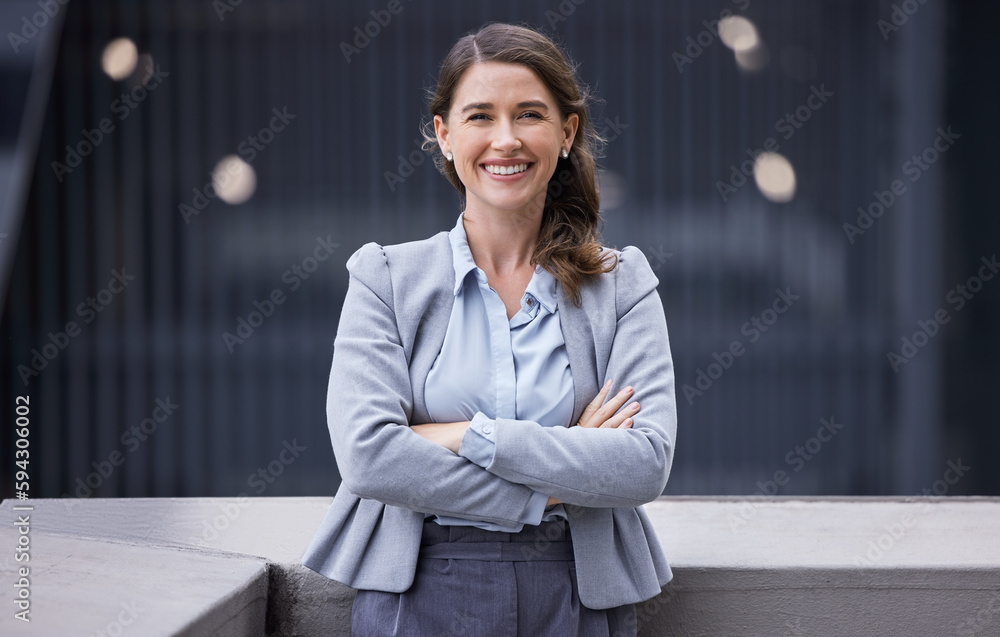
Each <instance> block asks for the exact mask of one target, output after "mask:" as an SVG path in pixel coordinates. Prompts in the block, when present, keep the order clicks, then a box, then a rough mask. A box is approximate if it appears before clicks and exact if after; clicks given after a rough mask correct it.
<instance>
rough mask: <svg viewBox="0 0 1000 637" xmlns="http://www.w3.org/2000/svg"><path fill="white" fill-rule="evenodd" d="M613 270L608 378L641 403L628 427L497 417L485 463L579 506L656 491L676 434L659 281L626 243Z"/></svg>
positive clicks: (626, 501)
mask: <svg viewBox="0 0 1000 637" xmlns="http://www.w3.org/2000/svg"><path fill="white" fill-rule="evenodd" d="M614 272H615V286H614V289H615V293H614V302H615V307H616V313H615V316H616V317H617V318H616V326H615V332H614V339H613V342H612V344H611V350H610V357H609V361H608V368H607V369H608V376H607V378H613V379H614V381H615V387H613V388H612V392H614V391H618V390H619V389H621V388H622V387H625V386H626V385H632V386H633V387H634V388H635V393H634V395H633V397H632V400H635V401H638V402H639V405H640V409H639V412H638V413H637V414H636V415H635V416H633V417H632V421H633V424H632V427H631V428H629V429H594V428H583V427H577V426H571V427H543V426H541V425H539V424H538V423H536V422H532V421H527V420H515V419H507V418H496V419H494V421H495V427H494V439H495V443H496V447H495V449H494V453H493V459H492V462H491V463H490V464H488V465H487V467H486V469H487V470H488V471H490V472H491V473H493V474H495V475H497V476H499V477H501V478H504V479H505V480H509V481H511V482H515V483H518V484H523V485H525V486H528V487H530V488H532V489H534V490H537V491H541V492H543V493H547V494H549V495H551V496H554V497H556V498H558V499H559V500H561V501H562V502H565V503H567V504H573V505H579V506H585V507H629V506H639V505H641V504H644V503H646V502H649V501H651V500H654V499H655V498H657V497H659V496H660V495H661V494H662V493H663V489H664V487H665V486H666V483H667V477H668V476H669V474H670V467H671V464H672V462H673V454H674V439H675V437H676V434H677V405H676V400H675V396H674V368H673V362H672V360H671V356H670V344H669V341H668V336H667V324H666V317H665V315H664V312H663V303H662V302H661V301H660V297H659V295H658V294H657V292H656V285H657V283H658V281H657V279H656V276H655V275H654V274H653V271H652V269H651V268H650V267H649V262H648V261H647V260H646V257H645V255H643V254H642V251H640V250H639V249H638V248H635V247H632V246H627V247H626V248H625V249H624V250H622V253H621V256H620V258H619V265H618V267H617V268H616V269H615V271H614ZM607 378H605V379H599V381H600V382H598V386H601V385H603V384H604V381H605V380H606V379H607ZM612 392H609V396H611V395H612ZM632 400H629V401H628V402H626V406H627V405H629V404H631V403H632Z"/></svg>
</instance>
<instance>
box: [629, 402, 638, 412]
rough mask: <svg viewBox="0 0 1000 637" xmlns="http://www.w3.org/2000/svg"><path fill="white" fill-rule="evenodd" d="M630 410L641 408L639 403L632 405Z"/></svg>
mask: <svg viewBox="0 0 1000 637" xmlns="http://www.w3.org/2000/svg"><path fill="white" fill-rule="evenodd" d="M628 408H629V409H631V410H632V411H635V410H636V409H638V408H639V403H632V404H631V405H629V406H628Z"/></svg>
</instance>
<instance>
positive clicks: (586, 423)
mask: <svg viewBox="0 0 1000 637" xmlns="http://www.w3.org/2000/svg"><path fill="white" fill-rule="evenodd" d="M612 382H613V381H610V380H609V381H608V382H606V383H604V387H601V391H599V392H597V396H595V397H594V400H592V401H590V404H589V405H587V407H586V408H585V409H584V410H583V413H582V414H580V420H578V421H577V423H576V424H577V425H579V426H580V427H597V426H598V425H600V422H597V423H595V422H592V419H593V417H594V414H595V413H597V410H598V409H600V408H601V403H603V402H604V397H605V396H607V395H608V390H609V389H611V383H612Z"/></svg>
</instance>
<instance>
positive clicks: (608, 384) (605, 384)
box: [604, 378, 612, 389]
mask: <svg viewBox="0 0 1000 637" xmlns="http://www.w3.org/2000/svg"><path fill="white" fill-rule="evenodd" d="M611 382H612V381H611V379H610V378H609V379H608V382H606V383H604V388H605V389H607V388H608V387H611Z"/></svg>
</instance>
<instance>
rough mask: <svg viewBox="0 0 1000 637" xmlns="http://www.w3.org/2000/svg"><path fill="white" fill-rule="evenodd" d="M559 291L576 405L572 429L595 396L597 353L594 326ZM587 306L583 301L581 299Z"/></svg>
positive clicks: (563, 331) (583, 311)
mask: <svg viewBox="0 0 1000 637" xmlns="http://www.w3.org/2000/svg"><path fill="white" fill-rule="evenodd" d="M557 285H558V287H559V310H558V312H559V326H560V327H561V328H562V333H563V340H564V341H565V342H566V354H567V356H568V357H569V368H570V371H571V372H572V374H573V393H574V394H575V396H576V403H575V406H574V408H573V420H572V422H571V423H570V426H572V425H575V424H576V422H577V421H578V420H579V419H580V416H581V415H582V414H583V410H584V409H586V407H587V405H588V404H590V401H592V400H593V399H594V396H596V395H597V391H598V389H599V387H598V378H597V351H596V349H595V348H594V344H595V342H596V339H595V338H594V329H593V325H592V324H591V322H590V316H589V315H588V314H587V311H586V309H585V307H586V305H584V307H583V308H578V307H576V306H575V305H574V304H573V300H572V299H570V298H568V297H567V296H566V292H565V290H564V289H563V286H562V284H561V283H558V284H557ZM583 301H584V303H586V299H583Z"/></svg>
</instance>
